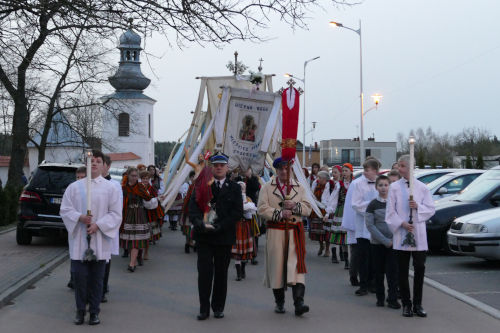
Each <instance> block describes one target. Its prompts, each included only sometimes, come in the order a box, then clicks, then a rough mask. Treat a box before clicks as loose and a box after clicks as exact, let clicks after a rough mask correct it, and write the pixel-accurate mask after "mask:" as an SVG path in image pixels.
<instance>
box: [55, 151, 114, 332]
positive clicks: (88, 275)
mask: <svg viewBox="0 0 500 333" xmlns="http://www.w3.org/2000/svg"><path fill="white" fill-rule="evenodd" d="M92 155H93V156H92V161H91V172H90V174H91V179H92V180H91V182H90V193H91V198H90V203H89V202H87V198H88V196H87V190H88V189H87V186H86V182H87V180H88V178H83V179H80V180H77V181H76V182H74V183H72V184H70V185H69V186H68V188H67V189H66V191H65V192H64V195H63V199H62V203H61V209H60V214H61V217H62V219H63V222H64V226H65V227H66V230H67V231H68V243H69V254H70V258H71V272H72V274H73V278H74V287H75V300H76V308H77V313H76V318H75V321H74V323H75V324H76V325H81V324H83V321H84V318H85V311H86V306H87V303H88V304H89V311H90V319H89V324H90V325H97V324H99V323H100V320H99V316H98V315H99V312H100V309H99V305H100V303H101V299H102V295H103V280H104V271H105V268H106V261H109V260H110V259H111V254H112V252H113V251H114V245H113V244H114V239H115V238H116V235H117V232H118V230H119V228H120V224H121V220H122V201H121V200H120V197H121V194H120V191H119V189H118V188H117V187H116V186H114V185H113V184H112V183H111V182H109V181H107V180H106V179H104V178H103V177H102V173H103V169H104V163H103V161H104V154H103V153H102V152H100V151H93V152H92ZM90 207H91V214H92V215H89V214H88V213H89V211H88V208H90ZM87 235H90V240H88V239H87V237H88V236H87ZM89 249H91V250H92V251H93V253H94V254H95V256H94V257H92V253H89V255H87V254H88V252H90V250H89ZM90 257H92V258H90Z"/></svg>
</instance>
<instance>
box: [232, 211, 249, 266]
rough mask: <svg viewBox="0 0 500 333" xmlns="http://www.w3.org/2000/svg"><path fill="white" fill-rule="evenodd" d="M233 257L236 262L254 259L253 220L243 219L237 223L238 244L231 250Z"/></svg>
mask: <svg viewBox="0 0 500 333" xmlns="http://www.w3.org/2000/svg"><path fill="white" fill-rule="evenodd" d="M231 257H232V258H233V259H235V260H249V259H252V258H253V257H254V239H253V237H252V220H246V219H243V220H241V221H238V222H236V244H234V245H233V248H232V249H231Z"/></svg>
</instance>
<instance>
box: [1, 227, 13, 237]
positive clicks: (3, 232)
mask: <svg viewBox="0 0 500 333" xmlns="http://www.w3.org/2000/svg"><path fill="white" fill-rule="evenodd" d="M14 230H16V227H10V228H7V229H4V230H2V231H0V235H3V234H6V233H8V232H11V231H14Z"/></svg>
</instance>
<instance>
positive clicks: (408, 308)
mask: <svg viewBox="0 0 500 333" xmlns="http://www.w3.org/2000/svg"><path fill="white" fill-rule="evenodd" d="M403 317H413V311H411V305H403Z"/></svg>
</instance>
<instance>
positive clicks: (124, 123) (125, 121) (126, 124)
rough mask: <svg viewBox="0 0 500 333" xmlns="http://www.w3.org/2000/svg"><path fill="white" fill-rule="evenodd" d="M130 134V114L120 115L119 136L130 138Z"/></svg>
mask: <svg viewBox="0 0 500 333" xmlns="http://www.w3.org/2000/svg"><path fill="white" fill-rule="evenodd" d="M129 132H130V116H129V114H128V113H125V112H123V113H120V114H119V115H118V136H129Z"/></svg>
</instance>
